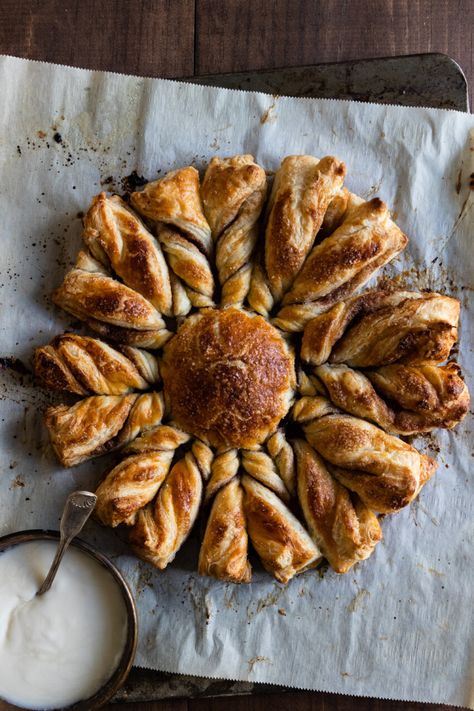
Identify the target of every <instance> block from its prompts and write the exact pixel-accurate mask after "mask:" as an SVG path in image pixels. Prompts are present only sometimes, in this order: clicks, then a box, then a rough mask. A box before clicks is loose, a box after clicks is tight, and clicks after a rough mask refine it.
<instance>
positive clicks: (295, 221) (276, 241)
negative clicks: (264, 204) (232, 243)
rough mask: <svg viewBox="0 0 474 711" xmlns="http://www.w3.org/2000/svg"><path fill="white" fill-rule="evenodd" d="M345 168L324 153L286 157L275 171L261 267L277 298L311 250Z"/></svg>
mask: <svg viewBox="0 0 474 711" xmlns="http://www.w3.org/2000/svg"><path fill="white" fill-rule="evenodd" d="M345 174H346V167H345V165H344V163H341V162H340V161H338V160H337V159H336V158H333V157H332V156H328V157H326V158H323V159H322V160H318V159H317V158H314V157H313V156H306V155H302V156H287V157H286V158H284V159H283V161H282V163H281V165H280V167H279V169H278V170H277V172H276V174H275V179H274V181H273V187H272V191H271V194H270V199H269V203H268V208H267V210H268V219H267V226H266V231H265V270H266V274H267V276H268V280H269V284H270V288H271V292H272V295H273V297H274V299H275V301H280V299H281V298H282V296H283V295H284V294H285V292H286V291H287V290H288V287H289V286H290V285H291V283H292V282H293V280H294V278H295V277H296V275H297V274H298V272H299V271H300V269H301V267H302V266H303V263H304V261H305V259H306V257H307V255H308V253H309V251H310V250H311V248H312V246H313V244H314V240H315V238H316V234H317V232H318V230H319V228H320V227H321V224H322V222H323V218H324V215H325V213H326V210H327V208H328V206H329V203H330V202H331V200H332V199H333V198H334V197H335V195H336V194H337V193H338V191H339V190H340V188H341V186H342V182H343V180H344V177H345Z"/></svg>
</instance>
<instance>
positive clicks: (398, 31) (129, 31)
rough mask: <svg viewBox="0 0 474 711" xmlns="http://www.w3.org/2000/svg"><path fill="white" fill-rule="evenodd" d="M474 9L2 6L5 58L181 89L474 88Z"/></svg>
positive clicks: (203, 702)
mask: <svg viewBox="0 0 474 711" xmlns="http://www.w3.org/2000/svg"><path fill="white" fill-rule="evenodd" d="M473 28H474V0H319V1H318V0H105V1H104V0H1V2H0V53H3V54H13V55H16V56H20V57H28V58H30V59H44V60H47V61H51V62H59V63H63V64H71V65H75V66H79V67H88V68H92V69H110V70H114V71H119V72H126V73H130V74H141V75H145V76H163V77H182V76H190V75H192V74H212V73H221V72H232V71H241V70H245V69H261V68H271V67H283V66H294V65H298V64H315V63H319V62H334V61H338V60H344V59H363V58H368V57H385V56H391V55H397V54H413V53H418V52H444V53H446V54H449V55H450V56H451V57H453V58H454V59H456V60H457V61H458V62H459V64H460V65H461V67H462V68H463V70H464V72H465V74H466V76H467V79H468V82H469V85H470V86H473V79H474V41H473ZM272 706H273V707H274V708H275V709H278V711H349V709H351V710H352V709H360V710H361V711H362V710H364V711H398V710H400V711H402V710H403V711H435V710H436V711H438V710H440V709H446V708H448V707H446V706H440V705H427V704H415V703H401V702H395V701H394V702H391V701H377V700H369V699H357V698H354V697H349V696H339V695H333V694H319V693H309V692H289V693H286V694H281V695H278V696H271V695H259V696H256V697H239V698H233V699H225V698H221V699H195V700H191V701H187V700H182V701H181V700H177V701H170V702H159V703H150V704H130V705H120V706H117V705H115V706H113V707H108V708H109V709H114V710H115V711H118V709H119V708H120V709H124V711H171V710H172V711H223V710H224V709H225V711H266V709H268V708H271V707H272Z"/></svg>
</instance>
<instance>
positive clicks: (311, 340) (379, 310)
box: [301, 290, 457, 365]
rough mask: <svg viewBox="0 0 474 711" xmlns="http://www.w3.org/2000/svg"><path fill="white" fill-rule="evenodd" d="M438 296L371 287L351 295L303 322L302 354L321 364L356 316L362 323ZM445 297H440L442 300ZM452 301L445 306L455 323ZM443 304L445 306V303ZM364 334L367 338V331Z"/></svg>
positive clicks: (349, 330)
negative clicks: (367, 319) (410, 302)
mask: <svg viewBox="0 0 474 711" xmlns="http://www.w3.org/2000/svg"><path fill="white" fill-rule="evenodd" d="M437 297H440V295H439V294H434V293H421V292H418V291H404V290H393V291H391V290H372V291H365V292H364V293H362V294H359V295H357V296H353V297H352V298H350V299H347V301H342V302H341V303H339V304H336V305H335V306H333V307H332V308H331V309H330V310H329V311H327V312H326V313H322V314H320V315H318V316H316V317H315V318H313V319H312V320H310V321H309V322H308V323H307V324H306V326H305V329H304V334H303V341H302V344H301V357H302V358H303V360H304V361H306V362H307V363H310V364H311V365H322V364H323V363H325V362H326V361H327V360H328V359H329V358H330V356H331V353H332V350H333V349H334V347H335V344H336V343H337V342H339V341H340V339H342V337H343V336H344V334H345V333H346V332H347V333H351V325H352V323H353V322H354V321H355V320H356V319H358V320H359V323H361V322H362V321H364V320H365V319H366V318H367V317H368V316H370V315H372V316H373V317H374V318H376V317H377V314H379V315H382V316H384V315H385V316H386V315H387V314H396V313H398V311H399V309H400V308H402V307H403V309H405V310H408V311H409V309H410V308H411V309H412V310H414V311H416V309H417V308H418V307H420V305H423V303H424V302H425V301H426V300H428V301H429V300H432V299H437ZM447 298H448V297H441V299H447ZM409 301H413V302H416V304H417V305H418V306H411V307H410V306H409V304H408V302H409ZM454 301H455V300H451V301H448V302H447V305H448V311H451V314H450V319H452V318H453V317H454V322H455V323H457V318H456V306H455V303H453V302H454ZM435 303H436V301H431V304H432V305H434V304H435ZM443 303H444V305H445V306H446V302H443ZM445 310H446V309H445ZM365 323H366V327H369V326H370V323H369V322H368V321H365ZM366 335H367V337H369V335H370V334H368V333H367V334H366Z"/></svg>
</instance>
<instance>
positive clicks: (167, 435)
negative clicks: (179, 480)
mask: <svg viewBox="0 0 474 711" xmlns="http://www.w3.org/2000/svg"><path fill="white" fill-rule="evenodd" d="M188 439H189V435H187V434H186V433H185V432H181V431H180V430H177V429H176V428H174V427H169V426H168V425H160V426H158V427H157V428H156V429H154V430H152V431H150V432H147V433H146V434H144V435H141V436H140V437H137V439H136V440H135V441H134V442H132V443H131V445H129V446H128V447H126V448H125V450H124V454H125V458H124V459H122V461H121V462H119V463H118V464H117V465H116V466H115V467H113V468H112V469H111V470H110V471H109V472H108V473H107V474H106V476H105V478H104V479H103V481H102V482H101V483H100V484H99V486H98V488H97V490H96V492H95V493H96V496H97V503H96V507H95V509H94V516H95V518H97V519H98V520H99V521H100V522H101V523H102V524H104V525H105V526H112V527H113V528H114V527H115V526H118V525H119V524H125V525H127V526H132V525H133V524H135V522H136V519H137V515H138V511H139V510H140V509H141V508H143V506H145V505H146V504H148V503H149V502H150V501H151V500H152V499H154V497H155V495H156V493H157V491H158V489H159V488H160V486H161V484H162V483H163V481H164V479H165V477H166V475H167V474H168V471H169V468H170V465H171V462H172V459H173V456H174V453H175V451H176V449H177V448H178V447H179V446H181V445H182V444H185V442H187V441H188Z"/></svg>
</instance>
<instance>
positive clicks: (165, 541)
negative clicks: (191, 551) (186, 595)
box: [129, 452, 202, 570]
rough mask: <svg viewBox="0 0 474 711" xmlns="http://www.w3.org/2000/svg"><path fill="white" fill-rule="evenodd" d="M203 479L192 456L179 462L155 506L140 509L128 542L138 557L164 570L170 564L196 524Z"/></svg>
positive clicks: (159, 493) (161, 490)
mask: <svg viewBox="0 0 474 711" xmlns="http://www.w3.org/2000/svg"><path fill="white" fill-rule="evenodd" d="M201 495H202V479H201V474H200V471H199V467H198V465H197V463H196V460H195V458H194V456H193V454H192V452H187V453H186V455H185V456H184V457H183V458H182V459H180V460H178V461H177V462H176V464H175V465H174V466H173V468H172V469H171V471H170V473H169V474H168V476H167V477H166V480H165V483H164V484H163V485H162V486H161V488H160V490H159V491H158V495H157V497H156V500H155V502H154V504H149V505H148V506H145V508H142V509H140V511H139V512H138V515H137V521H136V523H135V525H134V526H133V527H132V528H131V529H130V533H129V540H130V542H131V544H132V546H133V549H134V551H135V553H136V554H137V555H138V556H139V557H140V558H143V559H144V560H146V561H148V562H149V563H152V565H154V566H155V567H156V568H159V569H160V570H163V569H164V568H166V566H167V565H168V564H169V563H171V561H172V560H173V559H174V557H175V555H176V553H177V552H178V550H179V549H180V548H181V546H182V544H183V543H184V541H185V540H186V538H187V537H188V535H189V533H190V531H191V528H192V527H193V524H194V522H195V520H196V517H197V514H198V510H199V506H200V503H201Z"/></svg>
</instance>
